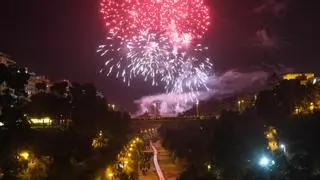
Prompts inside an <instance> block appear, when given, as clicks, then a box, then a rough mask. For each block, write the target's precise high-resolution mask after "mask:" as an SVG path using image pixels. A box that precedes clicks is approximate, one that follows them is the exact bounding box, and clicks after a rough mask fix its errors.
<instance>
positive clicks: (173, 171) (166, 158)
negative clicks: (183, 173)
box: [153, 141, 180, 180]
mask: <svg viewBox="0 0 320 180" xmlns="http://www.w3.org/2000/svg"><path fill="white" fill-rule="evenodd" d="M153 146H154V147H155V148H156V149H157V152H158V163H159V165H160V167H161V170H162V172H163V175H164V178H165V179H166V180H176V179H177V178H178V177H179V174H180V169H179V168H178V167H177V165H176V164H175V163H174V161H173V160H172V158H171V157H170V154H169V152H168V151H167V150H166V149H164V148H163V147H162V145H161V142H160V141H157V142H155V143H153Z"/></svg>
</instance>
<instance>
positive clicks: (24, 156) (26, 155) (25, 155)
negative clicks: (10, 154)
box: [19, 151, 30, 160]
mask: <svg viewBox="0 0 320 180" xmlns="http://www.w3.org/2000/svg"><path fill="white" fill-rule="evenodd" d="M29 156H30V154H29V152H28V151H21V152H20V153H19V157H20V158H21V159H23V160H28V159H29Z"/></svg>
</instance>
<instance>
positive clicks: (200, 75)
mask: <svg viewBox="0 0 320 180" xmlns="http://www.w3.org/2000/svg"><path fill="white" fill-rule="evenodd" d="M100 6H101V11H100V12H101V14H102V16H103V19H104V22H105V26H106V28H107V30H108V36H107V42H106V43H105V44H106V45H101V46H99V48H98V52H99V53H100V54H101V56H104V57H106V58H107V60H106V63H105V67H104V68H102V69H101V71H100V72H101V73H102V72H106V73H107V76H109V75H111V74H115V75H116V77H117V78H121V79H122V80H123V82H125V83H127V84H128V85H130V84H131V80H132V79H134V78H136V77H138V76H139V77H143V78H144V80H145V81H151V83H152V85H159V84H163V85H164V87H165V89H166V91H167V92H168V93H185V92H190V93H189V96H190V98H192V97H196V96H195V95H194V93H196V92H197V91H199V90H200V89H201V90H203V89H208V88H207V87H206V85H205V83H206V81H207V78H208V73H209V72H210V71H211V69H212V64H211V63H210V60H209V58H203V56H197V55H194V54H197V53H198V52H204V51H206V50H207V49H208V48H207V47H203V46H202V45H201V44H197V43H196V41H198V40H200V39H201V38H202V37H203V35H204V34H205V33H206V31H207V30H208V27H209V25H210V14H209V8H208V7H207V6H206V5H205V3H204V0H102V2H101V4H100Z"/></svg>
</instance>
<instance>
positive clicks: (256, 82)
mask: <svg viewBox="0 0 320 180" xmlns="http://www.w3.org/2000/svg"><path fill="white" fill-rule="evenodd" d="M269 76H270V73H268V72H267V71H263V70H255V71H251V72H240V71H237V70H230V71H227V72H225V73H223V74H221V75H216V76H211V77H210V78H209V80H208V81H207V85H208V87H209V88H210V90H209V91H205V92H199V93H198V94H197V99H198V100H200V101H204V100H208V99H210V98H222V97H227V96H231V95H233V94H236V93H241V92H250V91H258V90H261V89H262V88H264V87H265V86H266V84H267V80H268V77H269ZM186 96H188V93H184V94H157V95H150V96H144V97H142V98H140V99H138V100H136V101H135V103H137V104H138V105H139V107H140V110H139V111H138V112H137V114H136V115H137V116H139V115H142V114H144V113H149V114H157V115H160V116H165V117H166V116H177V115H178V114H179V113H182V112H184V111H187V110H189V109H191V108H192V107H193V106H194V105H195V102H194V101H193V102H192V101H186V99H187V98H186Z"/></svg>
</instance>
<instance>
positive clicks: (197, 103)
mask: <svg viewBox="0 0 320 180" xmlns="http://www.w3.org/2000/svg"><path fill="white" fill-rule="evenodd" d="M196 116H199V100H198V99H197V102H196Z"/></svg>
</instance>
